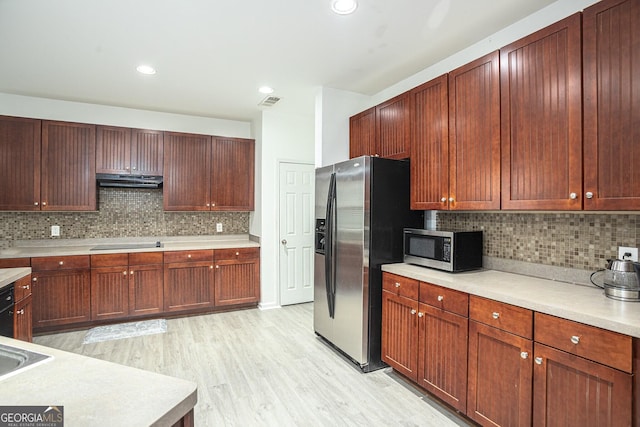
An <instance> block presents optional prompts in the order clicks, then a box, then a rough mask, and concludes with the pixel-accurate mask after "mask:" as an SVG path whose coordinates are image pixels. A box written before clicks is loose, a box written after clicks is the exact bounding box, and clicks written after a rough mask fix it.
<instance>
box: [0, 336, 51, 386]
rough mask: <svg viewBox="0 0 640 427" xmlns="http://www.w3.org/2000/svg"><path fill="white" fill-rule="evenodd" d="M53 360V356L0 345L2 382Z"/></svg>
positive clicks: (0, 378) (0, 377)
mask: <svg viewBox="0 0 640 427" xmlns="http://www.w3.org/2000/svg"><path fill="white" fill-rule="evenodd" d="M51 359H53V356H49V355H46V354H42V353H37V352H35V351H29V350H23V349H21V348H17V347H11V346H8V345H5V344H0V380H2V379H4V378H6V377H9V376H13V375H16V374H18V373H20V372H22V371H23V370H25V369H28V368H32V367H34V366H36V365H39V364H41V363H44V362H47V361H49V360H51Z"/></svg>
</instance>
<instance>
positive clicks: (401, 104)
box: [375, 92, 411, 159]
mask: <svg viewBox="0 0 640 427" xmlns="http://www.w3.org/2000/svg"><path fill="white" fill-rule="evenodd" d="M410 102H411V94H410V93H409V92H406V93H403V94H401V95H398V96H396V97H394V98H391V99H390V100H388V101H386V102H384V103H382V104H380V105H378V106H376V138H375V141H376V145H375V155H377V156H380V157H387V158H390V159H406V158H408V157H409V156H410V154H411V153H410V150H409V147H410V145H411V143H410V141H411V112H410Z"/></svg>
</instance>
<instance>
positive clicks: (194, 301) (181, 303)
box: [164, 259, 214, 311]
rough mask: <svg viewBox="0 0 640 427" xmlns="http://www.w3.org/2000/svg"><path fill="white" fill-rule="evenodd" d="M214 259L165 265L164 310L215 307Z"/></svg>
mask: <svg viewBox="0 0 640 427" xmlns="http://www.w3.org/2000/svg"><path fill="white" fill-rule="evenodd" d="M213 270H214V269H213V259H212V260H211V261H210V262H209V261H204V262H203V261H199V262H186V263H175V264H165V265H164V310H165V311H184V310H192V309H199V308H208V307H212V306H213V298H214V293H213V284H214V276H213Z"/></svg>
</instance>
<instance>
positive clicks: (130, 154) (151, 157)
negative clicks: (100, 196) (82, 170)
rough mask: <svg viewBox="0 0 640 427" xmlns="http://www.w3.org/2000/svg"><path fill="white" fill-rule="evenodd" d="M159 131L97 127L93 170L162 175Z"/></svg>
mask: <svg viewBox="0 0 640 427" xmlns="http://www.w3.org/2000/svg"><path fill="white" fill-rule="evenodd" d="M163 147H164V145H163V132H162V131H156V130H144V129H129V128H122V127H115V126H98V127H97V134H96V172H97V173H110V174H118V175H128V174H131V175H162V171H163V158H164V155H163Z"/></svg>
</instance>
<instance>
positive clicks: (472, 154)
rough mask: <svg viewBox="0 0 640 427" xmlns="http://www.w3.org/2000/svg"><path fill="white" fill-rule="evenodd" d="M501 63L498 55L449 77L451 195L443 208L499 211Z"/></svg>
mask: <svg viewBox="0 0 640 427" xmlns="http://www.w3.org/2000/svg"><path fill="white" fill-rule="evenodd" d="M499 64H500V61H499V55H498V52H497V51H496V52H493V53H491V54H489V55H486V56H484V57H482V58H479V59H477V60H475V61H473V62H471V63H469V64H467V65H464V66H462V67H460V68H458V69H456V70H454V71H452V72H451V73H449V191H448V194H447V193H443V194H442V197H441V201H442V206H443V207H442V208H441V209H444V208H445V207H444V206H445V204H446V206H448V208H449V209H452V210H453V209H461V210H472V209H500V65H499ZM443 199H446V201H443Z"/></svg>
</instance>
